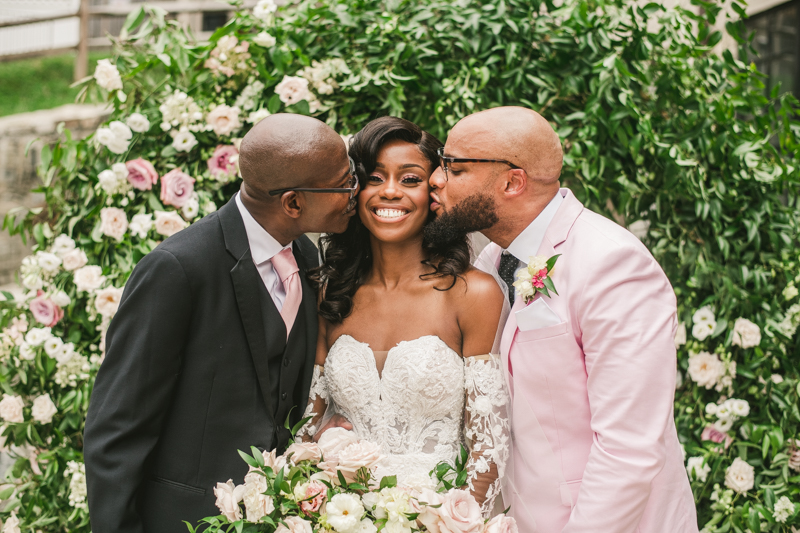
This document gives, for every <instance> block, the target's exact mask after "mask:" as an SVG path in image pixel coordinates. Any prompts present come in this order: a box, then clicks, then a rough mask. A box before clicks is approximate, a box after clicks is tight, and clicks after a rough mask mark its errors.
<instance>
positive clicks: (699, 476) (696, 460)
mask: <svg viewBox="0 0 800 533" xmlns="http://www.w3.org/2000/svg"><path fill="white" fill-rule="evenodd" d="M686 472H687V473H688V474H689V479H692V478H694V479H696V480H698V481H702V482H703V483H705V482H706V480H707V479H708V474H709V472H711V467H710V466H709V465H708V464H706V461H705V459H704V458H702V457H689V460H688V461H687V462H686Z"/></svg>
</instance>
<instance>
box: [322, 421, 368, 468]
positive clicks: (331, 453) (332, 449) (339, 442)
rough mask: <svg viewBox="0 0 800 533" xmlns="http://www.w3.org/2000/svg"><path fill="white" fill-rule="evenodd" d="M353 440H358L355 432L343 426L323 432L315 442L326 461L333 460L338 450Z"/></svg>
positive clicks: (337, 454)
mask: <svg viewBox="0 0 800 533" xmlns="http://www.w3.org/2000/svg"><path fill="white" fill-rule="evenodd" d="M354 442H358V436H357V435H356V434H355V433H353V432H352V431H348V430H346V429H344V428H339V427H335V428H331V429H329V430H327V431H326V432H325V433H323V434H322V436H321V437H320V438H319V442H318V443H317V444H318V445H319V447H320V449H321V450H322V456H323V457H325V460H326V461H329V460H332V461H335V460H336V458H337V457H338V456H339V452H340V451H342V450H344V449H345V448H347V447H348V446H350V445H351V444H353V443H354Z"/></svg>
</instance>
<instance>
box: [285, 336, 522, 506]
mask: <svg viewBox="0 0 800 533" xmlns="http://www.w3.org/2000/svg"><path fill="white" fill-rule="evenodd" d="M502 379H503V378H502V374H501V370H500V365H499V363H498V360H497V358H487V357H469V358H466V359H463V358H462V357H460V356H459V355H458V354H457V353H456V352H455V351H453V350H452V349H451V348H450V347H449V346H448V345H447V344H446V343H445V342H444V341H443V340H441V339H440V338H439V337H436V336H432V335H429V336H425V337H420V338H418V339H415V340H412V341H403V342H401V343H399V344H398V345H397V346H395V347H394V348H392V349H391V350H390V351H389V353H388V354H387V357H386V362H385V364H384V367H383V372H382V373H381V374H379V373H378V369H377V367H376V363H375V357H374V354H373V352H372V350H371V349H370V347H369V345H368V344H365V343H362V342H359V341H357V340H356V339H354V338H353V337H351V336H349V335H342V336H341V337H339V338H338V339H337V340H336V342H335V343H334V344H333V346H331V349H330V351H329V352H328V356H327V358H326V361H325V367H324V369H322V368H320V367H316V368H315V371H314V380H313V383H312V390H311V395H310V400H309V406H308V409H307V410H306V414H305V416H311V417H312V419H311V420H310V421H309V423H308V424H307V425H306V427H304V428H303V429H302V430H301V432H300V433H301V436H303V435H307V436H313V434H314V433H315V431H316V429H317V426H318V425H319V423H320V421H321V419H322V414H323V412H324V410H325V409H326V408H327V407H328V405H330V406H332V407H333V408H334V409H335V410H336V412H338V413H340V414H342V415H343V416H345V417H346V418H347V419H348V420H349V421H350V422H351V423H352V424H353V430H354V431H355V432H356V433H357V434H358V435H359V437H361V438H364V439H368V440H370V441H372V442H375V443H377V444H379V445H380V446H381V447H382V448H383V453H384V454H385V455H386V459H385V460H384V461H383V462H382V463H381V465H379V467H378V471H377V472H376V475H377V476H378V478H380V477H381V476H383V475H397V476H398V481H399V482H400V483H403V482H409V483H414V482H416V481H417V480H419V479H421V476H422V477H427V475H428V473H429V472H430V471H431V470H432V469H433V468H434V467H435V466H436V465H437V464H438V463H439V462H441V461H446V462H448V463H450V464H454V461H455V458H456V457H457V455H458V453H459V451H460V447H461V444H462V443H464V444H466V445H467V449H468V450H469V451H470V452H471V453H470V459H469V462H468V465H467V468H468V471H469V477H468V480H467V484H468V486H469V488H470V489H471V490H472V491H473V494H475V496H476V498H477V499H478V501H480V502H483V505H482V508H483V510H484V511H485V512H486V514H487V515H488V512H489V511H490V510H491V508H492V506H493V502H494V499H495V497H496V495H497V493H498V492H499V483H498V481H497V479H498V476H499V475H500V474H502V470H503V467H504V465H505V463H506V460H507V455H508V418H507V416H506V414H505V407H506V394H505V390H504V387H503V381H502Z"/></svg>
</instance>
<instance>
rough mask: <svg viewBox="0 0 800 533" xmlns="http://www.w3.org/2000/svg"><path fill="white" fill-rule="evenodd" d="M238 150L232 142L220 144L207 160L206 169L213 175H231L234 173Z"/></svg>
mask: <svg viewBox="0 0 800 533" xmlns="http://www.w3.org/2000/svg"><path fill="white" fill-rule="evenodd" d="M238 158H239V150H237V149H236V147H235V146H233V145H232V144H220V145H219V146H217V148H216V150H214V154H213V155H212V156H211V158H210V159H209V160H208V170H210V171H211V174H212V175H213V176H216V177H218V178H221V177H233V176H235V175H236V161H237V159H238Z"/></svg>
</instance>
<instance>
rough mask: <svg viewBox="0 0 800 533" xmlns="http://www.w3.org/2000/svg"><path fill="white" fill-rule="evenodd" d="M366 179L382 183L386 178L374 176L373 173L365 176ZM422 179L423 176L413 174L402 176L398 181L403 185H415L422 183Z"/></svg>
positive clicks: (370, 181)
mask: <svg viewBox="0 0 800 533" xmlns="http://www.w3.org/2000/svg"><path fill="white" fill-rule="evenodd" d="M367 181H368V182H369V183H375V184H379V183H383V182H384V181H386V180H385V179H383V178H382V177H381V176H376V175H374V174H373V175H372V176H369V177H368V178H367ZM423 181H425V180H423V178H420V177H419V176H414V175H413V174H412V175H409V176H404V177H403V178H401V179H400V183H402V184H403V185H417V184H419V183H422V182H423Z"/></svg>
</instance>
